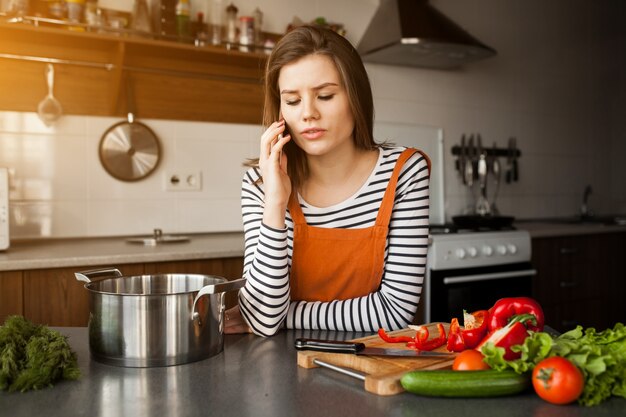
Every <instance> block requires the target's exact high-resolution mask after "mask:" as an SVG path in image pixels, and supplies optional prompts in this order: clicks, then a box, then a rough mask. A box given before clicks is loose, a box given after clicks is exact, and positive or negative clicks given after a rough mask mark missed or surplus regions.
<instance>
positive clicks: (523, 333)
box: [476, 314, 533, 361]
mask: <svg viewBox="0 0 626 417" xmlns="http://www.w3.org/2000/svg"><path fill="white" fill-rule="evenodd" d="M532 318H533V316H532V315H530V314H528V315H526V314H524V315H520V316H516V317H515V318H514V319H513V320H511V321H510V322H509V323H508V324H507V325H506V326H504V327H501V328H499V329H495V330H492V331H490V332H489V334H487V337H485V338H484V339H483V341H482V342H480V344H479V345H478V346H477V347H476V350H478V351H480V350H481V348H482V347H483V346H484V345H486V344H487V343H493V344H494V345H496V346H497V347H501V348H504V350H505V353H504V359H506V360H507V361H509V360H512V359H517V358H519V357H520V356H521V352H513V351H512V350H511V347H512V346H515V345H521V344H522V343H524V340H526V337H528V329H526V326H525V325H524V323H525V322H527V321H529V320H531V321H532Z"/></svg>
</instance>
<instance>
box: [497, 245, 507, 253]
mask: <svg viewBox="0 0 626 417" xmlns="http://www.w3.org/2000/svg"><path fill="white" fill-rule="evenodd" d="M496 252H497V253H498V255H506V246H504V245H498V246H496Z"/></svg>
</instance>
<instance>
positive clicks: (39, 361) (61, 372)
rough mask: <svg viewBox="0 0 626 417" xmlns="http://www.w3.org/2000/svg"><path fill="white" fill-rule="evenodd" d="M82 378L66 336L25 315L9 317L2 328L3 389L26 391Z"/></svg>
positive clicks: (0, 372) (0, 378) (0, 373)
mask: <svg viewBox="0 0 626 417" xmlns="http://www.w3.org/2000/svg"><path fill="white" fill-rule="evenodd" d="M79 377H80V369H79V368H78V363H77V361H76V353H74V352H73V351H72V350H71V348H70V345H69V344H68V343H67V337H66V336H63V335H62V334H61V333H59V332H57V331H54V330H51V329H49V328H48V327H46V326H43V325H35V324H33V323H31V322H30V321H28V320H26V319H25V318H24V317H22V316H10V317H9V318H7V319H6V321H5V322H4V325H3V326H1V327H0V390H8V391H22V392H24V391H28V390H31V389H41V388H45V387H50V386H52V385H53V383H54V382H56V381H58V380H59V379H78V378H79Z"/></svg>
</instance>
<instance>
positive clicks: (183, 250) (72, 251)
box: [0, 220, 626, 271]
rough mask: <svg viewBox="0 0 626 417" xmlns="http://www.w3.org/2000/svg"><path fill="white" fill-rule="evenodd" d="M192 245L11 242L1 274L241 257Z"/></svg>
mask: <svg viewBox="0 0 626 417" xmlns="http://www.w3.org/2000/svg"><path fill="white" fill-rule="evenodd" d="M515 227H516V228H518V229H522V230H528V231H529V233H530V236H531V237H533V238H541V237H556V236H572V235H585V234H597V233H613V232H622V233H623V232H626V226H617V225H611V226H605V225H602V224H567V223H558V222H554V223H552V222H549V221H531V220H526V221H520V222H517V223H516V224H515ZM189 237H190V241H189V242H183V243H167V244H161V245H157V246H143V245H138V244H131V243H127V242H126V238H125V237H113V238H83V239H41V240H31V241H17V242H11V247H10V248H9V249H7V250H6V251H5V252H0V271H13V270H26V269H45V268H64V267H74V266H81V267H82V266H92V265H105V264H106V265H113V264H115V265H122V264H128V263H144V262H145V263H149V262H164V261H179V260H193V259H212V258H229V257H237V256H243V252H244V240H243V233H241V232H233V233H210V234H198V235H189Z"/></svg>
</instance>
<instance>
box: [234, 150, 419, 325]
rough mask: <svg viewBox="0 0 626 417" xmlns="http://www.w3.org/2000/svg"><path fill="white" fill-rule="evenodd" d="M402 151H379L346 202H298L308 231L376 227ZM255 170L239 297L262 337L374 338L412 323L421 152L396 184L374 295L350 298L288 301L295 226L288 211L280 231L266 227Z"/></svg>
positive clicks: (247, 181) (245, 193) (246, 206)
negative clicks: (338, 334)
mask: <svg viewBox="0 0 626 417" xmlns="http://www.w3.org/2000/svg"><path fill="white" fill-rule="evenodd" d="M404 149H405V148H403V147H387V148H381V149H380V153H379V157H378V162H377V163H376V167H375V169H374V170H373V171H372V174H371V175H370V177H369V178H368V179H367V181H366V182H365V183H364V185H363V187H362V188H361V189H360V190H359V191H357V192H356V193H355V194H354V195H353V196H352V197H350V198H348V199H347V200H345V201H343V202H341V203H339V204H336V205H333V206H330V207H324V208H318V207H313V206H311V205H309V204H307V203H306V202H305V201H303V200H302V199H301V198H299V201H300V206H301V207H302V212H303V214H304V217H305V219H306V221H307V223H308V224H309V225H310V226H317V227H329V228H346V229H353V228H365V227H371V226H373V225H374V223H375V222H376V216H377V214H378V208H379V207H380V205H381V203H382V199H383V195H384V193H385V189H386V188H387V183H388V182H389V179H390V178H391V173H392V171H393V168H394V166H395V163H396V161H397V159H398V157H399V156H400V153H402V151H403V150H404ZM259 176H260V172H259V170H258V169H257V168H250V169H249V170H248V171H247V172H246V173H245V175H244V178H243V182H242V190H241V207H242V215H243V224H244V238H245V253H244V256H245V259H244V276H245V277H246V278H247V281H246V285H245V287H244V288H242V289H241V291H240V292H239V307H240V310H241V314H242V315H243V317H244V319H245V320H246V322H247V323H248V325H249V326H250V328H251V329H252V331H253V332H254V333H255V334H257V335H261V336H271V335H273V334H275V333H276V332H277V331H278V330H279V329H280V328H281V327H283V326H286V327H287V328H290V329H320V330H341V331H365V332H375V331H376V330H378V329H379V328H381V327H383V328H385V329H387V330H394V329H400V328H404V327H406V325H407V324H410V323H411V322H412V321H413V317H414V316H415V312H416V310H417V305H418V303H419V300H420V294H421V291H422V284H423V282H424V276H425V271H426V254H427V251H428V207H429V205H428V196H429V194H428V180H429V174H428V166H427V162H426V159H425V158H424V157H423V156H422V155H421V154H419V153H416V154H414V155H413V156H411V157H410V158H409V159H408V161H407V162H406V163H405V165H404V166H403V168H402V170H401V172H400V176H399V179H398V185H397V188H396V193H395V199H394V206H393V211H392V215H391V220H390V224H389V233H388V235H387V245H386V248H385V265H384V270H383V276H382V281H381V285H380V287H379V289H378V290H377V291H376V292H373V293H371V294H368V295H366V296H363V297H359V298H353V299H348V300H341V301H340V300H335V301H330V302H320V301H293V302H292V301H291V300H290V297H289V270H290V267H291V254H292V249H293V221H292V219H291V215H290V213H289V210H287V213H286V218H285V225H286V227H285V228H284V229H275V228H272V227H269V226H267V225H265V224H264V223H263V222H262V219H263V207H264V193H263V184H262V183H257V180H258V179H259Z"/></svg>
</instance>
